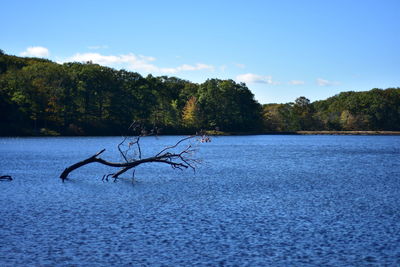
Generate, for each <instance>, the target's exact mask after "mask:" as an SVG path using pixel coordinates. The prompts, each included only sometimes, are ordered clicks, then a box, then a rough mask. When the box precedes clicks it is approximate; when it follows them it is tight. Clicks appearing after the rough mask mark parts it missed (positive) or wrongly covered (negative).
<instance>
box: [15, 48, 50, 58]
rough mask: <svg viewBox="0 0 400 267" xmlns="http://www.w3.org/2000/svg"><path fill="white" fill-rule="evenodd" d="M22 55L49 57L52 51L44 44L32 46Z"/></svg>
mask: <svg viewBox="0 0 400 267" xmlns="http://www.w3.org/2000/svg"><path fill="white" fill-rule="evenodd" d="M20 55H21V56H23V57H48V56H50V52H49V49H47V48H46V47H43V46H30V47H28V48H27V49H26V50H25V51H24V52H21V53H20Z"/></svg>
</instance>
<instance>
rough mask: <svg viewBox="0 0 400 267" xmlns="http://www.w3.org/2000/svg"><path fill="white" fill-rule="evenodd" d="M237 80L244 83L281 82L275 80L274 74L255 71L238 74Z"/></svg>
mask: <svg viewBox="0 0 400 267" xmlns="http://www.w3.org/2000/svg"><path fill="white" fill-rule="evenodd" d="M236 81H238V82H244V83H265V84H273V85H276V84H279V82H276V81H273V80H272V76H269V75H265V76H263V75H257V74H253V73H245V74H240V75H238V76H236Z"/></svg>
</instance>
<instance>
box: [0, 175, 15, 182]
mask: <svg viewBox="0 0 400 267" xmlns="http://www.w3.org/2000/svg"><path fill="white" fill-rule="evenodd" d="M12 180H13V178H12V177H11V176H10V175H2V176H0V181H12Z"/></svg>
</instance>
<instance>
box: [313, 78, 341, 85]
mask: <svg viewBox="0 0 400 267" xmlns="http://www.w3.org/2000/svg"><path fill="white" fill-rule="evenodd" d="M317 84H318V85H319V86H334V85H339V84H340V82H338V81H328V80H325V79H322V78H318V79H317Z"/></svg>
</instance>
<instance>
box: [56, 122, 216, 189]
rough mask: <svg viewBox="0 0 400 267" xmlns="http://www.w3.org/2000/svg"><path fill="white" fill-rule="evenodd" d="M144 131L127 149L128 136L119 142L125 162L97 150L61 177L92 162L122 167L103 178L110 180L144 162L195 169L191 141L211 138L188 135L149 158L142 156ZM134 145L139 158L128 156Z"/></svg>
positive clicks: (63, 178) (132, 126) (66, 176)
mask: <svg viewBox="0 0 400 267" xmlns="http://www.w3.org/2000/svg"><path fill="white" fill-rule="evenodd" d="M134 127H136V126H135V125H133V124H132V125H131V126H130V128H134ZM144 134H146V133H144V132H143V131H142V132H141V135H139V136H135V137H133V141H129V143H128V148H127V149H126V150H123V149H122V146H123V144H124V143H126V142H127V141H128V137H124V139H123V141H122V142H121V143H119V144H118V146H117V147H118V151H119V152H120V154H121V156H122V158H123V160H124V162H110V161H107V160H104V159H102V158H100V157H99V156H100V155H101V154H102V153H103V152H104V151H105V149H103V150H101V151H99V152H97V153H96V154H94V155H93V156H90V157H88V158H87V159H85V160H82V161H79V162H77V163H75V164H73V165H71V166H69V167H67V168H66V169H65V170H64V171H63V172H62V173H61V175H60V178H61V179H62V181H63V182H64V180H65V179H67V178H68V175H69V174H70V173H71V172H72V171H74V170H76V169H78V168H80V167H82V166H85V165H88V164H91V163H100V164H102V165H106V166H110V167H116V168H120V170H118V171H116V172H115V173H111V174H108V175H104V176H103V180H104V179H106V180H108V178H109V177H111V178H114V181H115V180H116V179H117V178H119V176H120V175H121V174H123V173H125V172H127V171H129V170H131V169H134V168H135V167H137V166H139V165H141V164H144V163H163V164H167V165H169V166H171V167H172V168H173V169H179V170H183V169H187V168H191V169H193V170H195V164H196V163H198V162H199V161H198V160H196V159H193V158H192V156H193V153H194V152H195V151H196V149H195V148H193V144H192V143H190V142H189V141H192V140H196V141H199V142H209V141H210V139H209V137H205V136H199V135H193V136H188V137H185V138H182V139H180V140H179V141H178V142H177V143H175V144H174V145H172V146H168V147H166V148H163V149H162V150H161V151H160V152H158V153H157V154H156V155H155V156H152V157H148V158H142V149H141V147H140V139H141V137H143V136H144ZM185 141H187V142H188V144H187V145H186V146H185V148H183V149H182V150H180V151H179V152H176V151H174V149H176V148H177V147H178V146H179V145H181V144H182V143H184V142H185ZM132 147H135V150H136V151H135V154H136V156H137V158H133V159H130V158H129V157H128V152H130V151H131V149H132Z"/></svg>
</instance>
